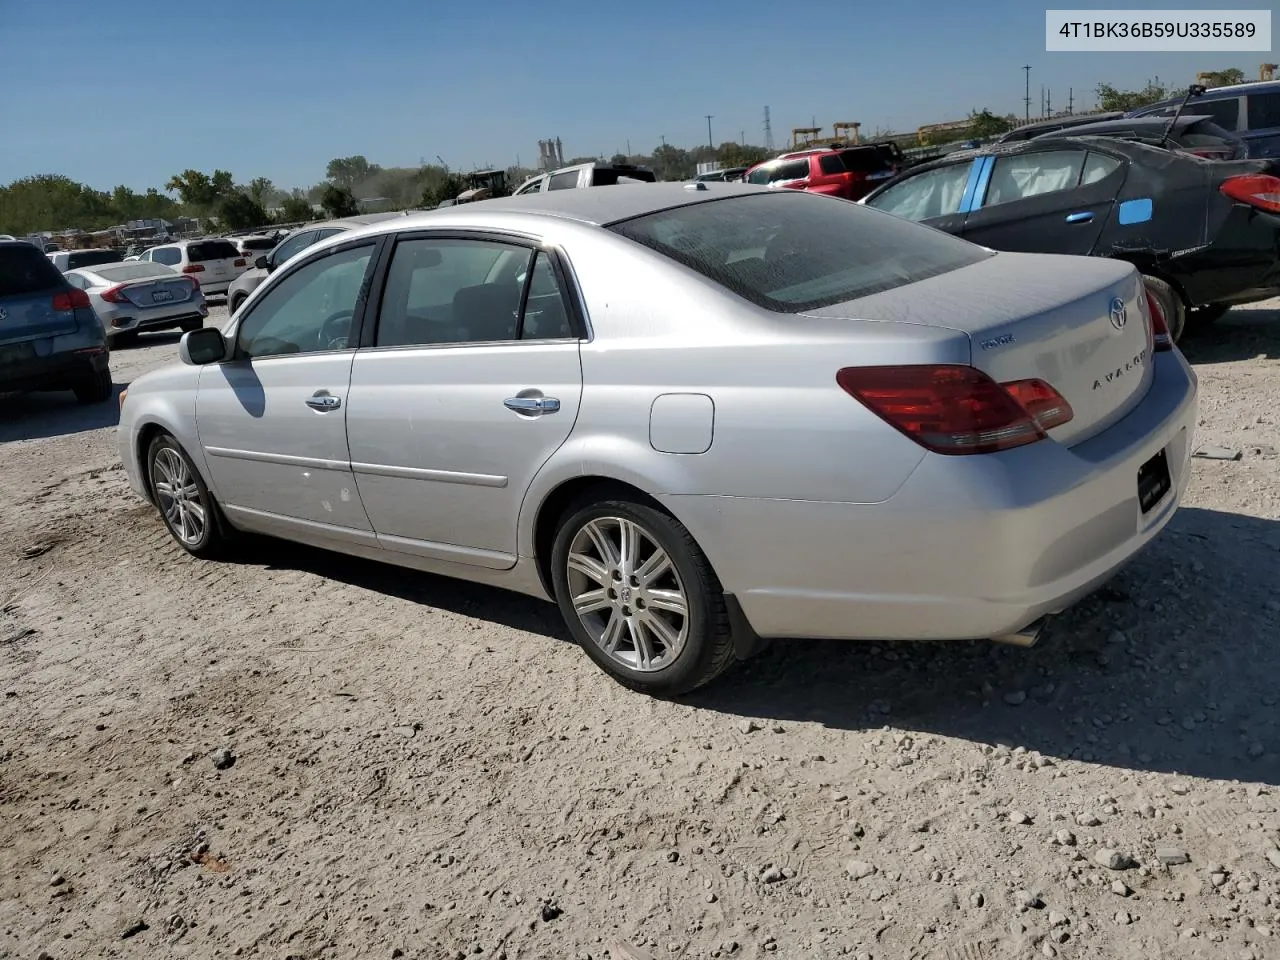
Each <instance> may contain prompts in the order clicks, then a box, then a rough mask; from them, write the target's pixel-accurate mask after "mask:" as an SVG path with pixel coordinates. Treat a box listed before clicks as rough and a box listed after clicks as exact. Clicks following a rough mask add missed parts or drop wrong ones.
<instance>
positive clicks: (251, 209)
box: [0, 67, 1244, 236]
mask: <svg viewBox="0 0 1280 960" xmlns="http://www.w3.org/2000/svg"><path fill="white" fill-rule="evenodd" d="M1202 79H1203V80H1204V82H1205V83H1206V85H1207V86H1225V85H1228V84H1233V83H1240V82H1242V81H1243V80H1244V73H1243V72H1242V71H1241V70H1239V69H1236V68H1234V67H1233V68H1230V69H1226V70H1218V71H1213V72H1211V73H1208V74H1205V75H1203V77H1202ZM1183 89H1185V88H1173V87H1170V86H1168V85H1167V84H1163V83H1161V82H1159V81H1158V80H1149V81H1148V82H1147V83H1146V85H1145V86H1143V87H1142V88H1141V89H1138V90H1122V89H1119V88H1117V87H1114V86H1112V85H1111V84H1108V83H1099V84H1098V86H1097V94H1098V109H1100V110H1107V111H1110V110H1133V109H1136V108H1137V107H1141V106H1145V105H1146V104H1149V103H1155V102H1157V101H1159V100H1164V99H1167V98H1169V97H1172V96H1176V95H1177V94H1178V93H1180V92H1182V90H1183ZM968 120H969V122H968V124H967V125H966V126H960V127H958V128H957V129H955V130H951V131H949V132H948V133H947V134H946V135H945V136H937V137H934V138H933V142H934V143H943V142H947V141H953V140H967V139H985V138H987V137H992V136H999V135H1000V134H1002V133H1004V132H1005V131H1007V130H1009V129H1011V128H1012V127H1013V126H1014V125H1015V124H1016V122H1017V120H1016V118H1015V117H1014V116H1013V115H1005V116H1000V115H997V114H993V113H992V112H991V111H990V110H989V109H987V108H985V107H984V108H982V109H981V110H977V109H975V110H973V111H971V112H970V114H969V118H968ZM885 134H886V131H880V130H877V131H875V133H873V134H872V139H877V138H880V137H882V136H884V135H885ZM768 156H769V153H768V151H767V150H766V149H765V148H764V147H762V146H758V145H753V144H746V143H736V142H734V141H731V140H729V141H725V142H723V143H721V144H720V145H719V146H717V147H712V146H710V145H706V146H698V147H687V148H686V147H677V146H674V145H672V144H668V143H665V142H664V143H662V144H661V145H660V146H658V147H656V148H655V149H654V150H653V151H652V152H651V153H648V154H630V155H628V154H624V153H615V154H614V155H613V156H611V157H601V156H594V157H592V156H578V157H573V158H571V159H570V160H569V161H567V163H566V165H567V166H572V165H574V164H578V163H589V162H591V161H593V160H605V159H607V160H610V161H611V162H614V163H634V164H639V165H642V166H647V167H649V168H650V169H652V170H653V171H654V173H655V174H656V175H657V176H658V179H660V180H688V179H690V178H692V177H693V176H694V174H695V173H696V171H697V167H698V165H699V164H701V163H706V162H710V161H718V162H719V163H720V164H722V165H723V166H725V167H738V166H749V165H751V164H753V163H758V162H759V161H761V160H764V159H766V158H767V157H768ZM535 172H536V171H534V170H531V169H529V168H523V167H515V166H512V167H508V168H507V170H506V173H507V180H508V183H510V184H511V185H512V186H513V187H514V186H517V185H518V184H519V183H521V182H522V181H523V180H524V179H526V178H527V177H529V176H532V175H533V174H534V173H535ZM465 189H467V180H466V176H465V174H463V173H461V172H460V171H457V170H450V169H449V168H448V167H447V166H445V165H443V164H428V163H423V164H421V165H420V166H417V167H382V166H379V165H378V164H376V163H371V162H370V161H369V160H368V159H367V158H366V157H364V156H363V155H359V154H357V155H354V156H350V157H335V158H334V159H332V160H330V161H329V163H328V165H327V166H326V168H325V179H324V180H323V181H321V182H320V183H317V184H314V185H313V186H311V187H309V188H306V189H301V188H296V187H295V188H291V189H284V188H280V187H277V186H276V185H275V184H273V183H272V182H271V181H270V180H269V179H267V178H266V177H253V178H251V179H249V180H247V181H242V182H237V181H236V178H235V177H234V176H233V174H232V173H231V172H230V171H227V170H213V171H212V172H210V173H205V172H203V171H201V170H195V169H191V170H184V171H182V172H181V173H178V174H175V175H173V176H172V177H170V178H169V180H168V181H167V182H166V183H165V185H164V187H163V188H161V189H157V188H155V187H150V188H148V189H146V190H145V191H143V192H142V193H138V192H136V191H134V190H132V189H131V188H129V187H125V186H118V187H116V188H115V189H113V190H110V191H104V190H96V189H94V188H93V187H90V186H88V185H87V184H83V183H77V182H76V181H74V180H72V179H70V178H69V177H65V176H62V175H61V174H52V173H50V174H39V175H36V176H31V177H23V178H22V179H20V180H15V181H14V182H12V183H10V184H8V185H7V186H3V187H0V233H9V234H13V235H14V236H24V235H26V234H30V233H36V232H40V231H46V230H52V231H56V230H64V229H80V230H86V231H90V230H101V229H105V228H106V227H110V226H115V225H118V224H121V223H125V222H127V221H129V220H145V219H165V220H170V221H172V220H174V219H176V218H179V217H198V218H205V219H208V218H213V219H216V220H217V222H218V224H219V225H220V227H221V228H222V229H225V230H247V229H251V228H254V227H261V226H267V225H269V224H272V223H299V222H304V221H308V220H314V219H317V218H318V216H320V214H318V213H317V212H316V210H315V208H316V207H317V206H318V207H319V208H320V209H321V210H322V211H323V212H324V215H325V216H328V217H344V216H352V215H354V214H356V213H358V212H359V211H361V210H362V209H375V208H376V209H385V210H405V209H410V208H415V207H421V208H430V207H434V206H436V205H437V204H439V203H441V202H443V201H447V200H453V199H455V198H456V197H457V196H458V194H460V193H461V192H462V191H463V190H465Z"/></svg>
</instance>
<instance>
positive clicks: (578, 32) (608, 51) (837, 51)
mask: <svg viewBox="0 0 1280 960" xmlns="http://www.w3.org/2000/svg"><path fill="white" fill-rule="evenodd" d="M1054 6H1055V7H1061V6H1069V4H1054ZM1124 6H1125V7H1126V8H1135V9H1136V8H1145V7H1149V8H1152V9H1160V8H1161V7H1162V6H1163V4H1161V3H1159V2H1157V3H1143V2H1140V0H1129V2H1126V3H1125V4H1124ZM1197 6H1198V7H1199V8H1201V9H1204V8H1206V7H1210V6H1216V7H1220V8H1223V9H1228V8H1231V7H1237V6H1257V7H1262V6H1266V4H1259V3H1254V4H1233V3H1231V2H1230V0H1228V2H1226V3H1220V4H1211V3H1209V2H1207V0H1199V2H1198V4H1197ZM1044 9H1045V5H1044V4H1036V3H1028V2H1027V0H979V2H977V3H958V2H955V0H889V2H887V3H884V4H875V5H873V4H871V3H866V2H861V3H855V2H850V0H839V2H835V0H830V2H809V3H805V2H793V3H790V4H781V3H777V2H776V0H775V2H769V3H765V2H760V0H734V2H723V0H704V2H700V3H699V2H695V3H680V2H675V0H646V2H633V3H625V4H617V3H597V4H591V3H587V4H581V3H575V4H568V3H561V2H557V0H544V2H541V3H538V2H533V3H529V2H527V0H526V2H521V3H516V2H513V0H488V2H485V0H479V2H463V3H456V2H447V0H443V2H442V0H434V2H433V0H425V2H424V0H418V2H411V0H365V2H363V3H357V2H353V0H345V2H337V0H257V2H250V0H220V2H215V3H209V2H202V0H197V2H193V3H168V4H140V3H136V2H132V0H115V2H106V0H60V2H58V3H50V2H47V0H0V53H2V55H3V59H4V73H5V84H4V86H5V93H4V95H3V97H0V183H7V182H9V181H10V180H13V179H15V178H17V177H21V176H27V175H30V174H35V173H62V174H66V175H67V176H70V177H72V178H74V179H76V180H81V181H84V182H87V183H89V184H91V185H93V186H95V187H98V188H102V189H110V188H111V187H112V186H114V185H115V184H118V183H123V184H126V185H128V186H130V187H133V188H135V189H141V188H144V187H147V186H153V185H154V186H162V185H163V183H164V182H165V181H166V180H167V179H168V177H169V176H170V175H171V174H173V173H175V172H179V171H181V170H183V169H186V168H188V167H196V168H200V169H203V170H206V171H210V170H212V169H213V168H215V167H221V168H223V169H228V170H230V171H232V173H234V174H235V176H236V179H237V181H238V182H247V181H248V180H249V179H251V178H252V177H255V176H265V177H269V178H271V179H272V180H273V181H275V182H276V184H277V185H280V186H306V185H309V184H312V183H314V182H316V181H317V180H319V179H321V178H322V177H323V176H324V170H325V165H326V163H327V162H328V160H329V159H330V158H332V157H337V156H347V155H351V154H358V153H359V154H364V155H365V156H366V157H368V159H369V160H370V161H372V162H375V163H380V164H382V165H383V166H406V165H415V164H417V163H419V162H420V161H421V160H423V159H425V160H428V161H433V162H434V158H435V157H436V156H437V155H439V156H441V157H443V158H444V159H445V160H446V161H447V162H448V163H449V164H450V165H451V166H452V167H455V168H467V169H469V168H471V167H473V166H475V165H495V166H497V165H505V164H509V163H513V162H515V160H516V159H517V157H519V159H520V160H521V161H522V162H523V163H525V164H528V165H532V163H533V161H536V159H537V142H538V140H539V139H543V138H546V137H555V136H559V137H560V138H561V139H562V140H563V141H564V151H565V158H566V159H568V158H569V157H571V156H575V155H592V154H599V153H603V154H606V155H609V154H612V153H614V152H616V151H619V150H625V149H626V146H627V142H628V140H630V144H631V148H632V149H633V150H635V151H640V150H643V151H645V152H648V151H649V150H650V149H652V147H654V146H656V145H657V144H658V143H659V142H660V138H661V137H664V136H665V137H666V140H667V142H668V143H673V144H677V145H693V144H696V143H705V142H706V138H707V122H706V120H705V119H704V115H705V114H708V113H709V114H713V115H714V117H713V119H712V121H711V123H712V132H713V135H714V139H715V141H716V142H717V143H719V142H720V141H722V140H726V139H734V140H737V139H739V138H740V137H741V135H742V133H743V132H745V134H746V138H747V140H748V142H756V143H763V142H764V136H763V132H762V124H763V112H764V107H765V105H766V104H767V105H768V106H769V107H770V110H771V113H772V119H773V133H774V138H775V141H776V142H777V144H778V146H781V145H782V144H783V143H784V141H785V140H786V139H787V137H788V135H789V131H790V130H791V128H792V127H797V126H808V125H809V124H810V122H811V120H812V119H813V118H816V120H817V123H818V124H819V125H823V126H827V127H829V126H830V124H831V123H832V122H833V121H837V120H856V121H861V122H862V123H863V125H864V127H863V129H864V130H866V131H870V130H871V129H873V128H875V127H877V126H886V127H891V128H893V129H895V130H897V129H910V128H914V127H916V126H919V125H920V124H922V123H931V122H937V121H943V120H950V119H958V118H960V117H963V116H964V115H965V114H966V113H967V112H968V111H969V110H970V109H971V108H981V107H989V108H991V109H992V110H994V111H996V112H1007V111H1015V110H1016V111H1017V112H1018V113H1021V112H1022V96H1023V72H1022V70H1021V67H1022V65H1023V64H1031V66H1032V71H1031V84H1032V90H1031V96H1032V111H1033V113H1035V112H1038V110H1039V104H1040V86H1041V84H1045V85H1046V86H1048V87H1049V88H1050V89H1051V90H1052V94H1053V103H1054V104H1055V105H1059V104H1061V105H1065V103H1066V98H1067V91H1068V88H1069V87H1074V90H1075V95H1076V98H1077V101H1076V102H1077V104H1078V105H1080V104H1086V105H1087V104H1089V103H1092V101H1093V88H1094V86H1095V84H1096V83H1097V82H1098V81H1100V80H1103V81H1107V82H1110V83H1113V84H1116V85H1118V86H1138V85H1141V83H1142V82H1143V81H1144V80H1145V79H1146V78H1147V77H1149V76H1153V75H1158V76H1159V77H1160V78H1161V79H1162V80H1171V81H1176V82H1178V83H1186V82H1190V81H1191V80H1192V79H1194V76H1195V73H1196V71H1197V70H1202V69H1219V68H1223V67H1228V66H1239V67H1240V68H1241V69H1243V70H1244V71H1245V72H1246V74H1247V75H1249V76H1254V75H1256V71H1257V65H1258V63H1259V62H1260V61H1262V60H1265V59H1268V56H1267V55H1265V54H1259V53H1244V54H1240V53H1235V54H1213V53H1208V54H1186V53H1182V54H1115V53H1109V54H1102V53H1097V54H1067V53H1052V54H1050V53H1046V52H1045V50H1044Z"/></svg>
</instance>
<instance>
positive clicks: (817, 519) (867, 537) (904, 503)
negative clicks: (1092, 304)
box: [665, 352, 1197, 640]
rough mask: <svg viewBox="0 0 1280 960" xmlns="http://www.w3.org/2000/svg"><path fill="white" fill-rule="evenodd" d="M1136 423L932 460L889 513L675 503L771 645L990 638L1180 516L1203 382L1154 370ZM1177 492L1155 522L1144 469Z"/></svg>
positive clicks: (1104, 570) (791, 504) (1170, 359)
mask: <svg viewBox="0 0 1280 960" xmlns="http://www.w3.org/2000/svg"><path fill="white" fill-rule="evenodd" d="M1154 366H1155V377H1154V381H1153V383H1152V386H1151V389H1150V391H1149V392H1148V394H1147V396H1146V397H1145V398H1144V399H1143V401H1142V403H1140V404H1139V405H1138V406H1137V407H1136V408H1135V409H1134V410H1133V411H1132V412H1130V413H1129V415H1128V416H1126V417H1125V418H1124V419H1123V420H1121V421H1119V422H1118V423H1116V424H1115V425H1113V426H1112V427H1111V428H1110V429H1108V430H1106V431H1104V432H1103V433H1102V434H1099V435H1098V436H1096V437H1093V438H1091V439H1090V440H1087V441H1085V442H1083V443H1081V444H1078V445H1076V446H1074V447H1070V448H1068V447H1064V446H1062V445H1060V444H1057V443H1055V442H1053V441H1051V440H1050V441H1042V442H1040V443H1036V444H1031V445H1030V446H1027V447H1022V448H1019V449H1016V450H1011V451H1007V452H1006V453H1001V454H993V455H988V456H974V457H944V456H938V455H929V456H926V457H925V458H924V459H923V460H922V461H921V463H920V465H919V467H917V468H916V470H915V472H914V473H912V475H911V476H910V478H909V479H908V480H907V481H906V483H905V484H904V485H903V486H902V487H901V489H900V490H899V491H898V492H897V493H896V494H894V496H892V497H891V498H890V499H888V500H886V501H884V502H883V503H876V504H854V503H830V502H821V503H820V502H813V501H798V500H789V501H788V500H763V499H750V498H733V497H706V496H672V497H667V498H665V502H666V503H667V504H668V505H669V506H670V508H671V510H672V512H673V513H674V514H675V515H676V516H677V517H679V518H680V519H681V520H682V521H683V522H684V523H685V524H686V526H688V527H689V529H690V531H691V532H692V533H693V535H694V537H695V538H697V540H698V542H699V543H700V544H701V545H702V546H703V548H704V550H705V551H706V553H707V555H708V557H709V558H710V560H711V562H712V565H713V566H714V567H715V569H716V572H717V574H718V575H719V577H720V580H721V582H722V584H723V585H724V589H725V590H726V592H728V593H732V594H733V595H734V596H736V597H737V600H738V602H739V603H740V604H741V607H742V611H743V614H744V615H745V617H746V619H747V621H748V622H749V623H750V625H751V627H752V628H753V629H754V630H755V632H756V633H758V634H759V635H760V636H762V637H814V638H817V637H826V638H837V639H866V640H879V639H886V640H897V639H979V638H988V637H997V636H1002V635H1006V634H1011V633H1014V632H1016V631H1018V630H1021V629H1022V628H1024V627H1026V626H1027V625H1028V624H1031V623H1033V622H1034V621H1036V620H1038V619H1039V618H1040V617H1042V616H1044V615H1046V614H1051V613H1056V612H1059V611H1061V610H1063V609H1064V608H1066V607H1067V606H1069V605H1070V604H1072V603H1073V602H1075V601H1076V600H1078V599H1080V598H1081V597H1083V596H1085V595H1086V594H1088V593H1090V592H1091V591H1092V590H1094V589H1095V588H1097V587H1098V586H1099V585H1100V584H1102V583H1103V582H1105V581H1106V580H1107V579H1109V578H1110V577H1111V576H1112V574H1114V573H1115V571H1116V570H1117V569H1118V568H1119V567H1121V566H1122V565H1124V563H1125V562H1126V561H1128V560H1129V559H1130V558H1131V557H1132V556H1133V555H1134V554H1135V553H1137V552H1138V551H1139V550H1141V549H1142V548H1143V547H1144V546H1145V545H1146V544H1147V543H1149V542H1150V541H1151V540H1152V538H1154V537H1155V536H1156V535H1157V534H1158V533H1159V532H1160V530H1161V529H1163V528H1164V526H1165V525H1166V524H1167V523H1168V521H1169V519H1170V518H1171V517H1172V516H1173V514H1174V512H1175V510H1176V509H1177V507H1178V504H1179V503H1180V501H1181V498H1182V494H1183V491H1184V489H1185V487H1186V483H1187V477H1188V474H1189V458H1190V453H1191V449H1192V447H1191V439H1192V432H1193V430H1194V425H1195V416H1196V406H1197V403H1196V381H1195V375H1194V374H1193V373H1192V371H1191V369H1190V367H1188V366H1187V364H1186V361H1185V360H1184V359H1183V358H1182V355H1181V354H1180V353H1178V352H1172V353H1167V354H1165V353H1162V354H1159V355H1158V356H1157V358H1156V362H1155V364H1154ZM1162 449H1163V450H1165V451H1166V452H1167V455H1168V461H1169V469H1170V474H1171V480H1172V487H1171V489H1170V491H1169V492H1168V493H1167V494H1166V495H1165V496H1164V498H1163V499H1162V500H1161V501H1160V502H1158V503H1157V504H1156V505H1155V506H1154V507H1153V508H1152V510H1151V511H1150V512H1149V513H1148V514H1146V515H1143V513H1142V511H1141V509H1140V507H1139V505H1138V489H1137V487H1138V484H1137V474H1138V469H1139V467H1140V466H1142V464H1144V463H1146V462H1147V461H1148V460H1149V459H1150V458H1151V457H1152V456H1154V455H1155V454H1156V453H1157V452H1159V451H1160V450H1162Z"/></svg>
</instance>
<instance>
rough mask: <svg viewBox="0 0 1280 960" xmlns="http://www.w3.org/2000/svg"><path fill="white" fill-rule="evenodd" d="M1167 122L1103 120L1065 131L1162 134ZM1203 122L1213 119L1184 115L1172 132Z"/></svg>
mask: <svg viewBox="0 0 1280 960" xmlns="http://www.w3.org/2000/svg"><path fill="white" fill-rule="evenodd" d="M1169 120H1170V118H1169V117H1121V118H1119V119H1117V120H1103V121H1102V122H1100V123H1089V124H1085V125H1084V126H1081V127H1068V128H1067V129H1069V130H1070V131H1071V133H1070V136H1073V137H1087V136H1089V135H1090V134H1091V133H1092V132H1093V131H1095V130H1098V131H1104V130H1146V129H1147V128H1150V129H1151V130H1153V131H1157V132H1163V130H1164V128H1165V127H1167V126H1168V125H1169ZM1205 121H1208V122H1210V123H1213V122H1214V118H1213V117H1212V116H1210V115H1208V114H1203V113H1200V114H1188V113H1184V114H1183V115H1182V116H1180V117H1179V118H1178V122H1177V123H1175V124H1174V125H1173V130H1174V131H1175V132H1180V131H1183V130H1185V129H1186V128H1187V127H1191V126H1195V125H1196V124H1197V123H1203V122H1205ZM1058 132H1059V131H1057V130H1048V131H1045V133H1058ZM1043 135H1044V134H1042V136H1043ZM1063 135H1064V136H1066V135H1067V134H1065V133H1064V134H1063Z"/></svg>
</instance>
